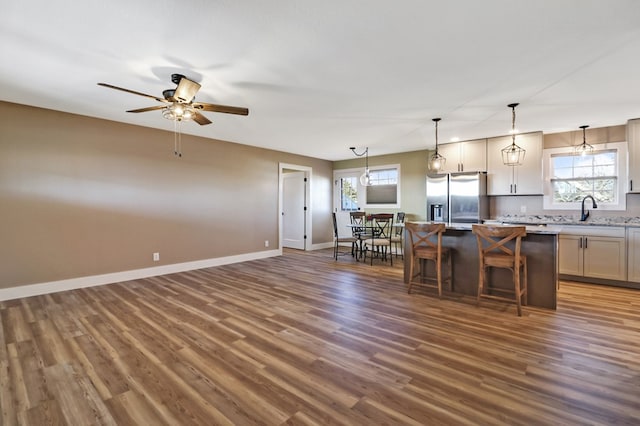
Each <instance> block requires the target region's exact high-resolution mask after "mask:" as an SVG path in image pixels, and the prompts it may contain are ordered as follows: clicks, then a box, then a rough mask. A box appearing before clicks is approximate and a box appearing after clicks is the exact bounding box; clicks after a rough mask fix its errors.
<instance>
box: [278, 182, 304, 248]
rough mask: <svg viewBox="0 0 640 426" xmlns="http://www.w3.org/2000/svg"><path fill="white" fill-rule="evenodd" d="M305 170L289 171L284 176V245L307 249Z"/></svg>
mask: <svg viewBox="0 0 640 426" xmlns="http://www.w3.org/2000/svg"><path fill="white" fill-rule="evenodd" d="M306 196H307V182H306V179H305V172H287V173H284V175H283V178H282V246H283V247H289V248H294V249H299V250H305V230H306V224H305V218H306V213H305V206H306Z"/></svg>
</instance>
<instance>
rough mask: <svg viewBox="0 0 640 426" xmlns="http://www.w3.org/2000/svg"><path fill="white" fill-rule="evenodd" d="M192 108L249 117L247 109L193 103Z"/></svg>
mask: <svg viewBox="0 0 640 426" xmlns="http://www.w3.org/2000/svg"><path fill="white" fill-rule="evenodd" d="M193 107H194V108H196V109H201V110H203V111H213V112H223V113H226V114H238V115H249V110H248V109H247V108H241V107H234V106H227V105H216V104H206V103H202V102H198V103H194V104H193Z"/></svg>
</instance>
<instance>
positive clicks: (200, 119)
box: [193, 111, 211, 126]
mask: <svg viewBox="0 0 640 426" xmlns="http://www.w3.org/2000/svg"><path fill="white" fill-rule="evenodd" d="M193 121H195V122H196V123H198V124H199V125H201V126H204V125H205V124H211V120H209V119H208V118H207V117H205V116H204V115H202V114H200V113H199V112H198V111H196V114H195V115H194V117H193Z"/></svg>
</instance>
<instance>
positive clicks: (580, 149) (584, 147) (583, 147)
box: [575, 125, 593, 156]
mask: <svg viewBox="0 0 640 426" xmlns="http://www.w3.org/2000/svg"><path fill="white" fill-rule="evenodd" d="M587 127H589V126H587V125H584V126H580V128H581V129H582V143H581V144H580V145H578V146H576V148H575V151H576V155H580V156H585V155H591V154H593V146H592V145H589V144H588V143H587V133H586V131H587Z"/></svg>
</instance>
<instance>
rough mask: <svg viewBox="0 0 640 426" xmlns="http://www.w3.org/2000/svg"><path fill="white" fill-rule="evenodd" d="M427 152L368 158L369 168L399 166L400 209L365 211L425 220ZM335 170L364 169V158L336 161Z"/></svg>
mask: <svg viewBox="0 0 640 426" xmlns="http://www.w3.org/2000/svg"><path fill="white" fill-rule="evenodd" d="M427 154H428V152H427V150H424V151H412V152H403V153H400V154H390V155H380V156H373V157H369V166H371V167H372V166H380V165H386V164H400V191H401V192H400V208H399V209H367V211H370V212H372V213H380V212H383V211H384V212H389V213H395V212H397V211H403V212H405V213H406V214H407V216H406V219H407V220H425V219H426V209H427V207H426V206H427V196H426V176H427V170H428V169H427ZM333 168H334V169H335V170H343V169H356V168H361V169H364V158H354V159H351V160H344V161H336V162H334V163H333Z"/></svg>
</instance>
